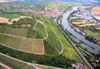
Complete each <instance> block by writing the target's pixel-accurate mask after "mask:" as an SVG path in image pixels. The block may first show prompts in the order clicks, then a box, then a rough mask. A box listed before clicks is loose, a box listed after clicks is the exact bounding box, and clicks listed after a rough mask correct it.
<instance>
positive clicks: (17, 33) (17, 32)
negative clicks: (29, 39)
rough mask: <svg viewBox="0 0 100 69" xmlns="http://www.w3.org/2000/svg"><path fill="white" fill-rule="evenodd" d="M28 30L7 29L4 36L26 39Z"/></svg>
mask: <svg viewBox="0 0 100 69" xmlns="http://www.w3.org/2000/svg"><path fill="white" fill-rule="evenodd" d="M27 32H28V29H23V28H7V31H6V32H5V34H9V35H15V36H21V37H26V35H27Z"/></svg>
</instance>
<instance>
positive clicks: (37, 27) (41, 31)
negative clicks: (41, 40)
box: [35, 22, 46, 37]
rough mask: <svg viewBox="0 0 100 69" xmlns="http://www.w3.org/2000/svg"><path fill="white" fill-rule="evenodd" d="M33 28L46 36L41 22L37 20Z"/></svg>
mask: <svg viewBox="0 0 100 69" xmlns="http://www.w3.org/2000/svg"><path fill="white" fill-rule="evenodd" d="M35 30H36V31H38V32H39V33H40V34H41V35H42V36H43V37H46V32H45V29H44V25H43V24H41V23H39V22H38V23H37V25H36V27H35Z"/></svg>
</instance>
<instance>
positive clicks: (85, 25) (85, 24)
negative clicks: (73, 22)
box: [79, 24, 96, 27]
mask: <svg viewBox="0 0 100 69" xmlns="http://www.w3.org/2000/svg"><path fill="white" fill-rule="evenodd" d="M95 25H96V24H84V25H79V26H80V27H86V26H95Z"/></svg>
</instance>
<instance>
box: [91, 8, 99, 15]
mask: <svg viewBox="0 0 100 69" xmlns="http://www.w3.org/2000/svg"><path fill="white" fill-rule="evenodd" d="M91 12H93V13H94V14H97V15H100V6H96V7H93V8H92V10H91Z"/></svg>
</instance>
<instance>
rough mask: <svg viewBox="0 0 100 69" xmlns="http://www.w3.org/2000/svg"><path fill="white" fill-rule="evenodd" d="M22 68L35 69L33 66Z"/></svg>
mask: <svg viewBox="0 0 100 69" xmlns="http://www.w3.org/2000/svg"><path fill="white" fill-rule="evenodd" d="M24 69H36V68H34V67H33V66H28V67H26V68H24Z"/></svg>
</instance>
